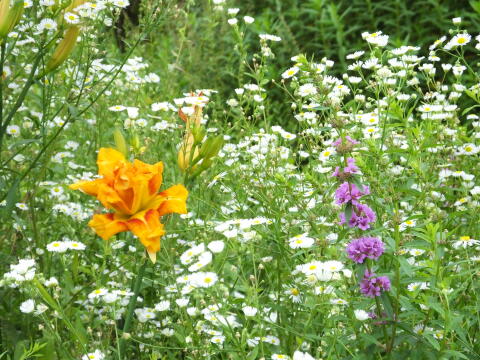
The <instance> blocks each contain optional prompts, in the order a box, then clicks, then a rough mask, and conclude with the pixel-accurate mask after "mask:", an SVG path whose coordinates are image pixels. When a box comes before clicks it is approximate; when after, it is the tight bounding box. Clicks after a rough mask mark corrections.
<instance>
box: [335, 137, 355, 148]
mask: <svg viewBox="0 0 480 360" xmlns="http://www.w3.org/2000/svg"><path fill="white" fill-rule="evenodd" d="M345 140H346V144H348V143H350V144H351V145H356V144H358V141H357V140H354V139H352V138H351V137H350V136H348V135H347V136H345ZM342 144H343V139H342V138H341V137H340V138H338V139H337V140H335V142H334V143H333V145H335V146H336V147H337V148H338V147H340V146H341V145H342Z"/></svg>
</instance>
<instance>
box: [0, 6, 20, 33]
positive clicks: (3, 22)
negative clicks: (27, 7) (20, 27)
mask: <svg viewBox="0 0 480 360" xmlns="http://www.w3.org/2000/svg"><path fill="white" fill-rule="evenodd" d="M0 1H1V2H0V38H4V37H6V36H7V35H8V34H9V33H10V31H12V29H13V28H14V27H15V25H17V24H18V22H19V21H20V18H21V17H22V14H23V9H24V7H23V1H19V0H17V1H15V2H14V4H13V6H12V7H10V0H0Z"/></svg>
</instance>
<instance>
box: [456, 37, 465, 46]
mask: <svg viewBox="0 0 480 360" xmlns="http://www.w3.org/2000/svg"><path fill="white" fill-rule="evenodd" d="M457 42H458V43H459V44H465V43H466V42H467V39H465V38H464V37H461V38H458V40H457Z"/></svg>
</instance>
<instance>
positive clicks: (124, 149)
mask: <svg viewBox="0 0 480 360" xmlns="http://www.w3.org/2000/svg"><path fill="white" fill-rule="evenodd" d="M113 139H114V141H115V147H116V148H117V150H118V151H120V152H121V153H122V154H123V155H124V156H125V157H126V158H128V146H127V142H126V141H125V137H124V136H123V133H122V131H121V130H120V129H118V128H117V129H115V131H114V132H113Z"/></svg>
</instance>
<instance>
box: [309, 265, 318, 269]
mask: <svg viewBox="0 0 480 360" xmlns="http://www.w3.org/2000/svg"><path fill="white" fill-rule="evenodd" d="M316 268H317V265H310V267H309V268H308V269H309V270H315V269H316Z"/></svg>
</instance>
